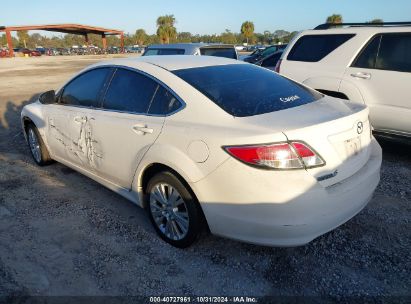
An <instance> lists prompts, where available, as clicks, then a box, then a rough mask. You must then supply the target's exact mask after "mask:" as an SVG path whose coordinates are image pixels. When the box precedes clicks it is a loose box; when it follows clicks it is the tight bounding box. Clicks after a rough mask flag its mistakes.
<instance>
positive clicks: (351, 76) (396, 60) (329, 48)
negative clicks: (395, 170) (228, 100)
mask: <svg viewBox="0 0 411 304" xmlns="http://www.w3.org/2000/svg"><path fill="white" fill-rule="evenodd" d="M347 26H348V27H347ZM276 71H277V72H279V73H281V74H283V75H285V76H288V77H290V78H293V79H295V80H297V81H299V82H302V83H304V84H306V85H308V86H310V87H312V88H314V89H317V90H318V91H320V92H322V93H324V94H327V95H331V96H334V97H339V98H345V99H349V100H352V101H358V102H363V103H365V104H367V105H368V106H369V108H370V119H371V123H372V125H373V127H374V129H375V131H377V132H378V133H380V134H381V135H384V134H385V135H389V136H391V135H400V136H406V137H411V94H410V93H411V91H410V89H411V22H407V23H405V22H397V23H382V24H377V25H376V24H359V23H345V24H342V25H340V26H338V27H336V26H335V25H333V24H323V25H320V26H317V27H316V28H315V29H314V30H307V31H303V32H301V33H300V34H298V35H297V36H296V37H295V39H293V41H292V42H291V43H290V44H289V45H288V47H287V49H286V50H285V51H284V53H283V55H282V57H281V61H280V62H279V63H278V64H277V67H276Z"/></svg>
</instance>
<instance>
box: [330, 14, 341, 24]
mask: <svg viewBox="0 0 411 304" xmlns="http://www.w3.org/2000/svg"><path fill="white" fill-rule="evenodd" d="M326 22H327V23H343V17H342V16H341V15H340V14H332V15H331V16H328V17H327V20H326Z"/></svg>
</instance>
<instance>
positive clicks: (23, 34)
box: [17, 31, 29, 47]
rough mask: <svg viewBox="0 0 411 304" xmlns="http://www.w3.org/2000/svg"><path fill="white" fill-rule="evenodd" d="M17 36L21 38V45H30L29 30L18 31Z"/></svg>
mask: <svg viewBox="0 0 411 304" xmlns="http://www.w3.org/2000/svg"><path fill="white" fill-rule="evenodd" d="M17 37H18V38H19V47H28V46H29V45H27V44H28V42H29V33H28V31H18V32H17Z"/></svg>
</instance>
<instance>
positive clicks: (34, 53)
mask: <svg viewBox="0 0 411 304" xmlns="http://www.w3.org/2000/svg"><path fill="white" fill-rule="evenodd" d="M17 52H18V53H22V54H24V55H28V56H30V57H31V56H36V57H38V56H41V53H40V52H39V51H37V50H30V49H27V48H21V49H17Z"/></svg>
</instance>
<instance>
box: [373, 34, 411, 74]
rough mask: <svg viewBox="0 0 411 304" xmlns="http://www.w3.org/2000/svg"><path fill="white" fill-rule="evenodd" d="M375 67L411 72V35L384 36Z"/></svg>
mask: <svg viewBox="0 0 411 304" xmlns="http://www.w3.org/2000/svg"><path fill="white" fill-rule="evenodd" d="M375 67H376V68H377V69H382V70H390V71H399V72H411V33H395V34H383V35H382V38H381V45H380V49H379V52H378V56H377V61H376V64H375Z"/></svg>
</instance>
